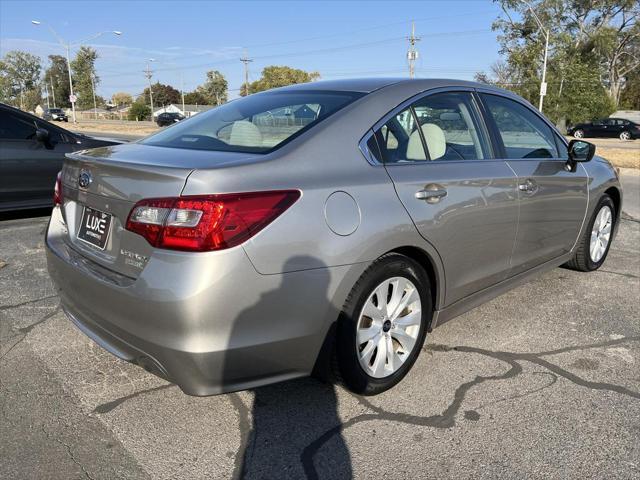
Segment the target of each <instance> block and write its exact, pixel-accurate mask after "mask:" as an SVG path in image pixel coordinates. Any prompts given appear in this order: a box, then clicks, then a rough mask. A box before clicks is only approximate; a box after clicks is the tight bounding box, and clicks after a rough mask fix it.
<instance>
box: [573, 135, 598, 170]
mask: <svg viewBox="0 0 640 480" xmlns="http://www.w3.org/2000/svg"><path fill="white" fill-rule="evenodd" d="M595 154H596V146H595V145H594V144H593V143H589V142H585V141H584V140H571V141H570V142H569V161H568V162H567V170H569V171H570V172H575V171H576V167H577V164H578V162H588V161H590V160H591V159H592V158H593V156H594V155H595Z"/></svg>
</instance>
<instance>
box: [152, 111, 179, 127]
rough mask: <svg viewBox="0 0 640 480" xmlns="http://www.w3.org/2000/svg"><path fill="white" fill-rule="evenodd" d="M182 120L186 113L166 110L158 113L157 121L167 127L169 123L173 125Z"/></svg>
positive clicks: (161, 125) (159, 124)
mask: <svg viewBox="0 0 640 480" xmlns="http://www.w3.org/2000/svg"><path fill="white" fill-rule="evenodd" d="M180 120H184V115H182V114H180V113H177V112H164V113H161V114H160V115H158V118H157V119H156V123H157V124H158V126H159V127H165V126H167V125H173V124H174V123H176V122H179V121H180Z"/></svg>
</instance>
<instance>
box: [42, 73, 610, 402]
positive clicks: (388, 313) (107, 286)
mask: <svg viewBox="0 0 640 480" xmlns="http://www.w3.org/2000/svg"><path fill="white" fill-rule="evenodd" d="M594 152H595V147H594V146H593V145H591V144H589V143H587V142H584V141H582V140H573V141H572V142H570V143H567V142H566V140H565V139H564V138H563V137H562V136H561V135H560V134H559V133H558V131H557V130H556V129H555V128H554V126H553V125H552V124H551V123H549V121H548V120H547V119H546V118H545V117H543V116H542V115H541V114H540V113H539V112H538V111H537V110H536V109H535V108H533V107H532V106H531V105H530V104H528V103H527V102H526V101H524V100H523V99H521V98H520V97H517V96H516V95H513V94H512V93H509V92H507V91H504V90H500V89H497V88H491V87H488V86H485V85H479V84H475V83H470V82H463V81H455V80H406V79H368V80H349V81H326V82H314V83H309V84H302V85H296V86H291V87H286V88H281V89H276V90H272V91H269V92H265V93H260V94H257V95H251V96H248V97H245V98H242V99H239V100H235V101H232V102H230V103H228V104H226V105H223V106H221V107H218V108H215V109H213V110H210V111H209V112H206V113H201V114H199V115H197V116H195V117H192V118H190V119H188V120H185V121H183V122H180V123H179V124H176V125H174V126H172V127H169V128H167V129H165V130H163V131H161V132H159V133H156V134H154V135H152V136H149V137H147V138H145V139H143V140H141V141H139V142H137V143H133V144H127V145H117V146H109V147H104V148H98V149H93V150H87V151H83V152H79V153H74V154H70V155H68V156H67V157H68V158H67V160H66V161H65V164H64V167H63V170H62V172H61V174H60V175H59V180H58V183H57V186H56V197H55V199H56V206H55V208H54V211H53V215H52V218H51V222H50V224H49V228H48V232H47V237H46V244H47V255H48V265H49V271H50V273H51V277H52V278H53V280H54V282H55V284H56V286H57V288H58V290H59V293H60V298H61V302H62V307H63V309H64V311H65V312H66V314H67V315H68V317H69V318H70V320H71V321H72V322H74V323H75V324H76V325H77V326H78V328H80V329H81V330H82V331H83V332H85V333H86V334H87V335H88V336H89V337H91V338H92V339H93V340H95V341H96V342H97V343H98V344H100V345H101V346H103V347H104V348H105V349H107V350H108V351H110V352H112V353H113V354H115V355H117V356H118V357H120V358H122V359H124V360H127V361H130V362H135V363H137V364H139V365H141V366H142V367H144V368H146V369H147V370H149V371H151V372H153V373H155V374H157V375H160V376H162V377H164V378H166V379H168V380H170V381H172V382H174V383H176V384H178V385H179V386H180V388H182V390H183V391H184V392H185V393H188V394H191V395H211V394H217V393H221V392H228V391H233V390H239V389H247V388H253V387H257V386H261V385H265V384H268V383H273V382H278V381H283V380H287V379H291V378H295V377H301V376H305V375H309V374H311V373H316V374H318V375H319V376H324V377H329V378H332V377H333V378H337V379H338V380H339V381H341V382H342V383H343V384H344V385H346V386H347V387H348V388H349V389H351V390H353V391H355V392H358V393H361V394H365V395H370V394H376V393H379V392H382V391H384V390H386V389H388V388H390V387H392V386H393V385H395V384H396V383H398V382H399V381H400V380H401V379H402V378H403V377H404V376H405V375H406V374H407V372H408V371H409V370H410V369H411V367H412V365H413V364H414V362H415V360H416V357H417V356H418V354H419V353H420V351H421V347H422V345H423V343H424V341H425V337H426V335H427V333H428V332H429V331H431V330H432V329H433V328H434V327H436V325H439V324H442V323H444V322H446V321H448V320H450V319H452V318H454V317H456V316H457V315H460V314H461V313H463V312H465V311H467V310H469V309H471V308H473V307H475V306H477V305H479V304H480V303H483V302H486V301H487V300H489V299H491V298H493V297H495V296H496V295H499V294H501V293H503V292H505V291H507V290H508V289H510V288H513V287H514V286H516V285H519V284H521V283H523V282H525V281H527V280H528V279H530V278H531V276H532V275H536V274H539V273H540V272H542V271H545V270H548V269H551V268H555V267H557V266H559V265H566V266H568V267H570V268H574V269H578V270H582V271H592V270H596V269H598V268H599V267H600V266H601V265H602V264H603V262H604V261H605V259H606V256H607V252H608V250H609V247H610V245H611V241H612V239H613V237H614V235H615V231H616V226H617V223H618V220H619V218H620V212H621V203H622V191H621V188H620V184H619V182H618V178H617V175H616V172H615V171H614V169H613V168H612V167H611V165H610V164H609V163H608V162H607V161H606V160H604V159H602V158H598V157H594ZM540 301H541V302H543V301H544V299H542V298H541V299H540ZM330 372H333V374H335V375H329V373H330Z"/></svg>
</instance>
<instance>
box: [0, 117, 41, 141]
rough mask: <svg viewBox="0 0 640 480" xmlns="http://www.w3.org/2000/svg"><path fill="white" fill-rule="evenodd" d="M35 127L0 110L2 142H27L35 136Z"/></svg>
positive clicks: (31, 123) (0, 136)
mask: <svg viewBox="0 0 640 480" xmlns="http://www.w3.org/2000/svg"><path fill="white" fill-rule="evenodd" d="M35 133H36V125H35V124H34V123H33V122H29V121H27V120H26V119H22V118H21V117H19V116H18V115H12V114H11V112H8V111H6V110H0V138H1V139H3V140H28V139H31V138H33V137H34V136H35Z"/></svg>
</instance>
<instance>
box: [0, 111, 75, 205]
mask: <svg viewBox="0 0 640 480" xmlns="http://www.w3.org/2000/svg"><path fill="white" fill-rule="evenodd" d="M36 128H44V129H46V130H47V131H49V141H48V142H46V143H43V142H40V141H38V140H36V138H35V132H36ZM69 140H70V139H67V138H66V136H64V135H63V134H61V133H60V132H59V131H58V130H57V129H56V128H55V127H53V126H51V125H49V124H47V123H46V122H43V121H41V120H39V119H35V117H34V118H31V117H29V116H27V115H22V114H20V113H19V112H14V111H13V110H11V109H4V108H2V109H0V208H24V207H32V206H45V205H48V204H49V203H51V199H52V194H53V193H52V192H53V185H54V183H55V179H56V174H57V173H58V172H59V171H60V170H61V168H62V161H63V159H64V154H65V153H67V152H71V151H73V149H74V146H75V144H74V143H72V142H70V141H69Z"/></svg>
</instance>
